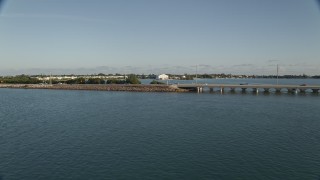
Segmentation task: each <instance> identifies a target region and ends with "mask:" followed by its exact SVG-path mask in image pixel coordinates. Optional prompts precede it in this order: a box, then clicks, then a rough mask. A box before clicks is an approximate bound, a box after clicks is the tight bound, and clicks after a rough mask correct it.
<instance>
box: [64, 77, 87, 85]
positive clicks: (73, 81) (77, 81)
mask: <svg viewBox="0 0 320 180" xmlns="http://www.w3.org/2000/svg"><path fill="white" fill-rule="evenodd" d="M65 83H67V84H85V83H86V80H85V79H84V78H76V79H69V80H67V81H66V82H65Z"/></svg>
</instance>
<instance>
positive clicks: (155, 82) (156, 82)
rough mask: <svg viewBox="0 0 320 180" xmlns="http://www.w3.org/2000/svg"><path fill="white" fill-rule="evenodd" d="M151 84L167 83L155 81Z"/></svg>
mask: <svg viewBox="0 0 320 180" xmlns="http://www.w3.org/2000/svg"><path fill="white" fill-rule="evenodd" d="M150 84H165V83H163V82H159V81H156V80H153V81H151V82H150Z"/></svg>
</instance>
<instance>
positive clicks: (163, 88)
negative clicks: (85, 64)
mask: <svg viewBox="0 0 320 180" xmlns="http://www.w3.org/2000/svg"><path fill="white" fill-rule="evenodd" d="M0 88H23V89H57V90H59V89H62V90H95V91H134V92H188V90H185V89H180V88H178V87H177V86H175V85H153V84H150V85H143V84H53V85H49V84H44V85H42V84H0Z"/></svg>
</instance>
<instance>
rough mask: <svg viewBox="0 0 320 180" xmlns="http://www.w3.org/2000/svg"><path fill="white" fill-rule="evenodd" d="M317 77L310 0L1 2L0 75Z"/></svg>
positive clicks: (318, 52) (318, 43)
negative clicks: (277, 67)
mask: <svg viewBox="0 0 320 180" xmlns="http://www.w3.org/2000/svg"><path fill="white" fill-rule="evenodd" d="M276 64H279V66H280V74H303V73H305V74H308V75H315V74H320V8H319V6H318V4H317V2H316V1H315V0H7V1H4V3H3V4H2V7H1V9H0V75H6V74H22V73H25V74H40V73H43V74H49V73H50V72H51V73H53V74H57V73H75V74H91V73H99V72H102V73H116V72H119V73H144V74H148V73H181V74H182V73H195V69H196V66H198V72H199V73H232V74H275V73H276Z"/></svg>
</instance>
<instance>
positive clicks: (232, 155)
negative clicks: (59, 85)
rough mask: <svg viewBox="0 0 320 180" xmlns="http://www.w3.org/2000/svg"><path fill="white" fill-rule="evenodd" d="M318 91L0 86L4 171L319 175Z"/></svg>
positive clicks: (33, 174)
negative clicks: (137, 90)
mask: <svg viewBox="0 0 320 180" xmlns="http://www.w3.org/2000/svg"><path fill="white" fill-rule="evenodd" d="M319 111H320V96H319V95H317V94H312V93H307V94H295V95H293V94H286V93H284V94H281V95H279V94H273V93H270V94H267V95H266V94H262V93H259V94H253V93H250V92H248V93H246V94H241V93H235V94H231V93H226V94H218V93H203V94H196V93H130V92H103V91H100V92H99V91H64V90H30V89H0V179H1V180H13V179H14V180H18V179H19V180H20V179H27V180H29V179H320V143H319V142H320V118H319V117H320V113H319Z"/></svg>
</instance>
